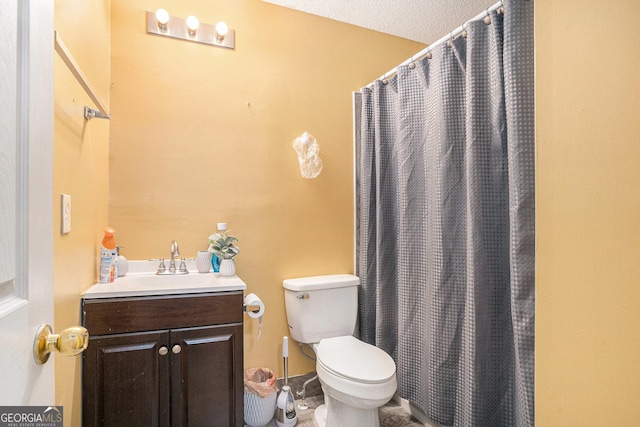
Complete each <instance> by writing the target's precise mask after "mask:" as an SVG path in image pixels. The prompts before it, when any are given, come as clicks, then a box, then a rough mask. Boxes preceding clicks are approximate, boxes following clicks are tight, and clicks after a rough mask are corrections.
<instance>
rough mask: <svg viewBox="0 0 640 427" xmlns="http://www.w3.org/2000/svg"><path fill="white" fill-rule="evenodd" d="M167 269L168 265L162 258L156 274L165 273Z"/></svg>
mask: <svg viewBox="0 0 640 427" xmlns="http://www.w3.org/2000/svg"><path fill="white" fill-rule="evenodd" d="M166 271H167V266H165V265H164V258H160V265H158V271H156V274H163V273H164V272H166Z"/></svg>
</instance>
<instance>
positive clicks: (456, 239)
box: [356, 0, 535, 427]
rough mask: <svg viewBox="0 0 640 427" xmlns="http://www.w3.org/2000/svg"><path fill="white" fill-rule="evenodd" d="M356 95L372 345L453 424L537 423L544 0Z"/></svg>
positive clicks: (364, 291) (418, 399) (363, 299)
mask: <svg viewBox="0 0 640 427" xmlns="http://www.w3.org/2000/svg"><path fill="white" fill-rule="evenodd" d="M491 19H492V23H491V24H490V25H486V24H485V23H484V22H483V21H482V20H481V21H476V22H471V23H469V24H468V28H467V32H468V36H467V38H466V39H465V38H462V37H460V38H457V39H455V40H454V41H453V43H452V44H451V46H447V44H441V45H439V46H436V47H434V50H433V52H432V54H433V58H432V59H427V58H425V59H423V60H421V61H418V62H416V64H415V65H416V66H415V68H413V69H411V68H409V66H401V67H399V69H398V73H397V74H396V75H395V76H394V77H393V78H392V79H390V80H389V82H388V83H387V84H383V82H381V81H376V82H375V83H374V86H373V88H365V89H363V90H362V94H361V96H360V98H359V99H360V105H359V106H358V108H360V109H361V112H362V114H361V116H360V127H359V132H358V134H357V138H356V139H357V150H356V151H357V162H356V163H357V199H358V200H357V211H358V227H357V236H358V237H357V252H358V257H357V259H358V266H357V269H358V274H359V276H360V278H361V280H362V286H361V289H360V301H359V303H360V315H359V321H360V336H361V338H362V339H363V340H365V341H366V342H369V343H372V344H375V345H377V346H378V347H380V348H382V349H384V350H385V351H387V352H388V353H389V354H391V355H392V356H393V358H394V360H395V361H396V364H397V374H398V393H399V394H400V396H402V397H404V398H406V399H409V400H410V401H412V402H414V403H416V404H417V405H418V406H420V407H421V408H422V409H423V410H424V411H425V413H426V414H427V416H428V417H429V418H430V419H431V420H432V421H434V422H437V423H440V424H443V425H446V426H465V427H466V426H487V427H495V426H533V425H534V409H533V408H534V383H533V381H534V375H533V374H534V315H535V313H534V305H535V301H534V297H535V295H534V290H535V288H534V286H535V283H534V280H535V277H534V267H535V263H534V256H535V254H534V236H535V229H534V225H535V222H534V214H535V204H534V191H535V188H534V88H533V82H534V79H533V77H534V76H533V72H534V68H533V0H506V2H505V15H504V16H502V15H499V14H497V13H496V12H493V13H492V14H491Z"/></svg>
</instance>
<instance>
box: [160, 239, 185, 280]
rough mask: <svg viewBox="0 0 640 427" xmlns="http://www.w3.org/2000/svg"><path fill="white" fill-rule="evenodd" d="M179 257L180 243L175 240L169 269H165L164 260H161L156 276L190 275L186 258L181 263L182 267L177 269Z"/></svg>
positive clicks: (172, 245) (172, 243) (172, 244)
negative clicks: (177, 258)
mask: <svg viewBox="0 0 640 427" xmlns="http://www.w3.org/2000/svg"><path fill="white" fill-rule="evenodd" d="M179 256H180V249H179V248H178V241H177V240H173V241H172V242H171V259H170V260H169V268H167V267H165V265H164V259H163V258H161V259H160V265H159V266H158V271H157V272H156V274H189V270H187V263H186V262H185V259H184V258H182V261H181V262H180V267H178V268H176V257H179Z"/></svg>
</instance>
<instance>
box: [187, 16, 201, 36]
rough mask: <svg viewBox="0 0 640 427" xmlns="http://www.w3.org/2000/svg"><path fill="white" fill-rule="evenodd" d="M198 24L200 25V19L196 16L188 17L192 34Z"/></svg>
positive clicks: (188, 25) (188, 24)
mask: <svg viewBox="0 0 640 427" xmlns="http://www.w3.org/2000/svg"><path fill="white" fill-rule="evenodd" d="M198 26H200V21H198V18H196V17H195V16H189V17H187V27H188V28H189V33H190V34H194V33H195V32H196V30H197V29H198Z"/></svg>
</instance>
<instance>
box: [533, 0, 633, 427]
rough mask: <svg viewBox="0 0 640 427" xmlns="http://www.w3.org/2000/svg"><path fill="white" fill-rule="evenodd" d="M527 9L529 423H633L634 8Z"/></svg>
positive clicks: (541, 5)
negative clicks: (530, 41) (532, 418)
mask: <svg viewBox="0 0 640 427" xmlns="http://www.w3.org/2000/svg"><path fill="white" fill-rule="evenodd" d="M609 6H611V7H607V6H606V5H604V7H603V3H602V2H596V1H582V0H571V1H568V0H567V1H555V0H537V1H536V14H535V16H536V17H535V19H536V52H537V53H536V127H537V171H536V180H537V187H536V194H537V206H536V212H537V228H536V233H537V251H536V262H537V283H536V285H537V296H536V298H537V306H536V319H537V325H536V328H537V329H536V425H538V426H558V425H565V426H578V425H584V426H596V425H637V424H638V420H639V419H640V405H638V402H637V400H638V396H640V363H638V361H639V360H640V136H639V135H640V113H639V111H640V108H639V107H640V71H639V70H640V56H638V55H637V46H636V45H635V40H636V39H637V29H638V28H640V3H639V2H637V0H617V1H615V2H613V3H612V4H610V5H609Z"/></svg>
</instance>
